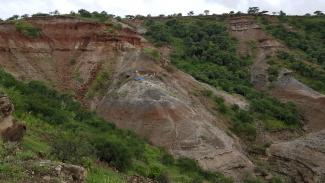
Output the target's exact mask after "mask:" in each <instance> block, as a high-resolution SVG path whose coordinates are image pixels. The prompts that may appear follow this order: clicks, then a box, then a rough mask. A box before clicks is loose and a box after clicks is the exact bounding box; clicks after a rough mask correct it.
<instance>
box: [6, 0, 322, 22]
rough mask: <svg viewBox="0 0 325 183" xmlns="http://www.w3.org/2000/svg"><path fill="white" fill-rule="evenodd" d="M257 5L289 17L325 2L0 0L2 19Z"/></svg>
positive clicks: (237, 8) (236, 8)
mask: <svg viewBox="0 0 325 183" xmlns="http://www.w3.org/2000/svg"><path fill="white" fill-rule="evenodd" d="M251 6H258V7H260V8H261V9H263V10H269V11H270V12H273V11H280V10H283V11H284V12H286V13H287V14H305V13H312V12H314V11H315V10H321V11H323V12H324V11H325V0H0V17H1V18H2V19H5V18H8V17H9V16H11V15H14V14H18V15H22V14H25V13H27V14H34V13H37V12H46V13H47V12H50V11H53V10H59V12H61V13H68V12H70V11H71V10H74V11H77V10H78V9H81V8H84V9H87V10H89V11H103V10H105V11H106V12H108V13H110V14H115V15H120V16H123V15H126V14H132V15H135V14H142V15H147V14H151V15H159V14H166V15H167V14H173V13H183V14H186V13H187V12H188V11H190V10H193V11H194V13H195V14H199V13H202V12H203V11H204V10H206V9H208V10H210V12H211V13H216V14H221V13H224V12H229V11H230V10H234V11H243V12H246V10H247V8H248V7H251Z"/></svg>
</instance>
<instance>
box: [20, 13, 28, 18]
mask: <svg viewBox="0 0 325 183" xmlns="http://www.w3.org/2000/svg"><path fill="white" fill-rule="evenodd" d="M28 17H29V15H28V14H23V15H22V16H21V18H28Z"/></svg>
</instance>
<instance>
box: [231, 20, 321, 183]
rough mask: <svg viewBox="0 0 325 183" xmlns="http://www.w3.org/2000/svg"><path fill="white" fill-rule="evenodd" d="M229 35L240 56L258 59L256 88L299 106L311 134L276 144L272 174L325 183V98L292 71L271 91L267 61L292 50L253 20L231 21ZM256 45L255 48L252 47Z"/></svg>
mask: <svg viewBox="0 0 325 183" xmlns="http://www.w3.org/2000/svg"><path fill="white" fill-rule="evenodd" d="M229 31H230V33H231V34H232V35H233V36H234V37H236V38H237V39H238V40H239V54H242V55H246V54H249V55H251V56H252V57H253V58H254V63H253V65H252V67H251V82H252V84H253V85H254V86H255V87H256V88H257V89H259V90H268V91H269V92H270V93H271V94H272V95H273V96H275V97H277V98H279V99H281V100H283V101H290V102H293V103H295V104H296V105H297V107H298V110H299V111H300V113H301V114H302V115H303V121H304V129H305V131H306V132H307V133H309V134H307V135H305V136H304V137H301V138H298V139H293V140H292V139H291V140H288V141H277V140H275V141H274V142H273V143H274V144H272V145H271V146H270V148H269V149H268V150H267V152H268V153H267V156H266V159H267V161H268V163H269V165H270V167H271V170H272V171H274V172H276V173H279V174H281V175H285V176H287V177H289V180H290V181H292V182H308V183H314V182H324V181H325V178H324V177H325V176H324V175H325V170H324V167H325V166H324V165H325V162H324V158H325V154H324V152H325V151H324V142H325V141H324V134H325V131H324V128H325V120H324V119H325V96H324V95H322V94H320V93H319V92H317V91H315V90H313V89H311V88H310V87H308V86H306V85H304V84H303V83H301V82H300V81H298V80H297V79H295V77H294V74H293V73H292V71H289V70H287V69H285V68H282V70H281V72H280V74H279V76H278V78H277V80H276V81H275V82H274V83H272V87H271V88H270V87H269V86H270V82H269V81H268V72H267V69H268V67H269V65H268V63H267V57H272V56H274V54H276V52H277V51H281V50H282V51H287V50H288V48H286V47H285V46H284V45H282V43H280V42H279V41H277V40H276V39H274V38H272V37H270V36H269V35H267V34H266V33H264V32H263V30H262V29H261V28H260V27H259V25H258V24H257V23H256V21H255V20H254V18H253V17H238V18H235V19H232V20H230V25H229ZM252 42H254V43H255V46H256V47H255V48H251V47H249V46H250V45H249V43H252ZM254 49H255V50H254ZM252 50H253V51H255V52H254V53H252V52H253V51H252Z"/></svg>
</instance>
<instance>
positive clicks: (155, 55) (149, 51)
mask: <svg viewBox="0 0 325 183" xmlns="http://www.w3.org/2000/svg"><path fill="white" fill-rule="evenodd" d="M143 53H144V54H145V55H146V56H148V57H149V58H151V59H153V60H155V61H159V59H160V53H159V51H158V50H157V49H155V48H144V49H143Z"/></svg>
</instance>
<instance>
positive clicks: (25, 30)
mask: <svg viewBox="0 0 325 183" xmlns="http://www.w3.org/2000/svg"><path fill="white" fill-rule="evenodd" d="M15 26H16V29H17V31H19V32H21V33H22V34H24V35H25V36H27V37H30V38H37V37H39V36H40V33H41V30H40V29H39V28H35V27H34V26H33V25H31V24H29V23H27V22H24V21H18V22H16V23H15Z"/></svg>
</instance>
